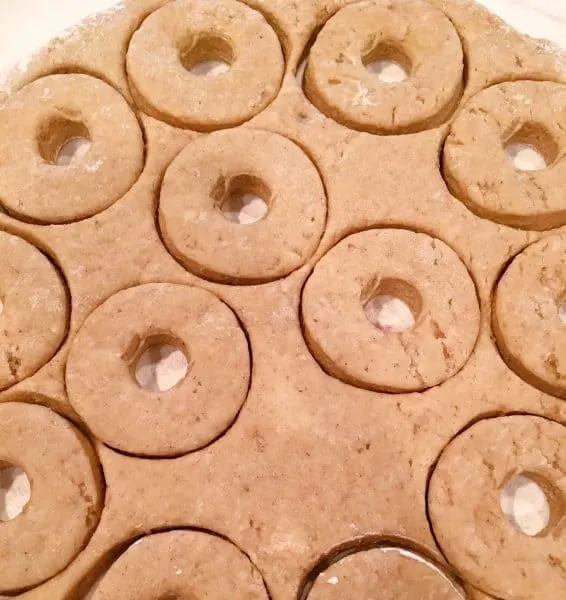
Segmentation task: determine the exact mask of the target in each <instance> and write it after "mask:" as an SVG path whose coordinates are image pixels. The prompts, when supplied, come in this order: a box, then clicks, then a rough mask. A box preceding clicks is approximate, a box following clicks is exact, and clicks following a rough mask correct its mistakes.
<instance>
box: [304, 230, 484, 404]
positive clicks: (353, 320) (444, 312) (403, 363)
mask: <svg viewBox="0 0 566 600" xmlns="http://www.w3.org/2000/svg"><path fill="white" fill-rule="evenodd" d="M381 294H387V295H392V296H395V297H399V298H400V299H401V300H403V301H405V302H406V304H407V305H408V306H409V307H410V308H411V311H412V313H413V315H414V317H415V324H414V325H413V326H412V327H411V328H410V329H407V330H405V331H402V332H400V333H395V332H391V331H383V330H381V329H379V328H378V327H376V326H374V325H373V324H372V323H371V322H370V321H369V320H368V318H367V317H366V313H365V311H364V307H365V306H366V305H367V303H368V302H370V301H371V300H372V299H373V298H375V297H376V296H378V295H381ZM302 315H303V323H304V328H305V336H306V339H307V342H308V345H309V347H310V349H311V352H312V353H313V354H314V356H315V358H316V359H317V360H318V361H319V363H320V364H321V365H322V366H323V367H324V369H325V370H326V371H327V372H328V373H330V374H331V375H333V376H334V377H338V378H339V379H341V380H343V381H345V382H347V383H351V384H353V385H356V386H359V387H363V388H367V389H371V390H379V391H386V392H405V391H417V390H424V389H426V388H429V387H432V386H434V385H438V384H439V383H441V382H443V381H445V380H446V379H448V378H449V377H451V376H452V375H454V374H455V373H457V372H458V371H459V370H460V369H461V368H462V366H463V365H464V364H465V363H466V361H467V360H468V358H469V356H470V354H471V352H472V350H473V348H474V344H475V341H476V339H477V336H478V333H479V322H480V311H479V305H478V300H477V297H476V291H475V287H474V283H473V281H472V279H471V278H470V276H469V274H468V271H467V270H466V267H465V266H464V264H463V263H462V262H461V261H460V259H459V258H458V256H457V255H456V254H455V253H454V251H453V250H451V249H450V248H449V247H448V246H447V245H446V244H444V242H442V241H440V240H438V239H435V238H432V237H430V236H428V235H425V234H422V233H413V232H412V231H407V230H404V229H376V230H370V231H365V232H363V233H357V234H354V235H351V236H349V237H347V238H345V239H344V240H342V241H341V242H340V243H339V244H337V245H336V246H335V247H334V248H333V249H332V250H330V252H328V254H326V256H324V257H323V258H322V260H321V261H320V262H319V263H318V265H317V266H316V267H315V269H314V271H313V273H312V275H311V276H310V278H309V279H308V281H307V283H306V286H305V288H304V292H303V303H302Z"/></svg>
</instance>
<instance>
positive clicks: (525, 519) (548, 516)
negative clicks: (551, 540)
mask: <svg viewBox="0 0 566 600" xmlns="http://www.w3.org/2000/svg"><path fill="white" fill-rule="evenodd" d="M500 505H501V510H502V512H503V514H504V515H505V517H506V518H507V520H508V521H509V523H510V524H511V525H512V526H513V527H514V528H515V529H516V530H517V531H519V532H520V533H522V534H523V535H526V536H529V537H536V536H543V535H545V534H546V533H547V532H548V531H549V529H550V528H551V527H552V525H554V524H556V523H558V522H560V520H561V519H562V517H563V516H564V499H563V498H562V497H561V495H560V492H559V491H558V490H557V489H556V488H555V486H554V485H552V483H550V482H549V481H547V480H546V479H545V478H544V477H541V476H540V475H538V474H536V473H521V474H519V475H515V476H513V477H512V478H510V479H509V480H508V481H507V482H506V483H505V485H504V486H503V488H502V489H501V495H500Z"/></svg>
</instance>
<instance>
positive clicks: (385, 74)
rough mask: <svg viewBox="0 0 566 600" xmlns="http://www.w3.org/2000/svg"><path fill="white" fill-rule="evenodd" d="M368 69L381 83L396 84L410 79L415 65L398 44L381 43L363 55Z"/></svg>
mask: <svg viewBox="0 0 566 600" xmlns="http://www.w3.org/2000/svg"><path fill="white" fill-rule="evenodd" d="M362 63H363V64H364V66H365V67H366V69H367V70H368V71H369V72H370V73H372V74H373V75H375V77H376V79H377V80H378V81H379V82H380V83H385V84H390V85H391V84H396V83H401V82H402V81H405V79H408V78H409V76H410V74H411V71H412V68H413V65H412V63H411V59H410V58H409V57H408V56H407V55H406V54H405V52H404V51H403V50H402V49H401V48H400V47H398V46H395V45H393V44H388V43H380V44H378V45H377V46H375V47H374V48H370V49H369V50H368V51H367V52H365V53H364V55H363V56H362Z"/></svg>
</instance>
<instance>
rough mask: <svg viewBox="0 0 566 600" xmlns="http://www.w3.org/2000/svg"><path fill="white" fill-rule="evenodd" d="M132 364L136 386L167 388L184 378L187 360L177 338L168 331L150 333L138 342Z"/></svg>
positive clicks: (148, 388) (148, 389)
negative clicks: (143, 340)
mask: <svg viewBox="0 0 566 600" xmlns="http://www.w3.org/2000/svg"><path fill="white" fill-rule="evenodd" d="M138 345H139V344H138ZM132 367H133V375H134V379H135V381H136V382H137V384H138V385H139V386H140V388H142V389H144V390H147V391H149V392H167V391H169V390H171V389H172V388H174V387H175V386H177V385H178V384H179V383H180V382H181V381H183V379H185V377H186V376H187V373H188V372H189V360H188V358H187V353H186V351H185V349H184V348H183V344H182V343H181V342H180V341H179V340H177V339H176V338H174V337H172V336H169V335H152V336H150V337H148V338H147V339H146V340H145V342H144V343H143V344H141V346H140V348H139V350H138V352H137V358H136V359H135V360H134V361H133V363H132Z"/></svg>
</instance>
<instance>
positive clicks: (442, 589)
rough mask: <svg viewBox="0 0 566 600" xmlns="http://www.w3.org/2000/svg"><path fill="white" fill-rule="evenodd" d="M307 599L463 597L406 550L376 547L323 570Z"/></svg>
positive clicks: (459, 599) (448, 599)
mask: <svg viewBox="0 0 566 600" xmlns="http://www.w3.org/2000/svg"><path fill="white" fill-rule="evenodd" d="M307 598H308V600H360V599H369V598H371V599H372V600H401V599H407V600H417V599H418V600H462V596H461V595H460V594H459V592H458V591H457V589H456V587H455V586H454V584H452V583H451V582H450V581H449V580H448V579H447V578H446V577H444V576H443V575H441V573H440V572H439V571H438V570H436V569H434V568H432V567H431V566H429V565H428V564H426V562H425V561H424V559H421V560H418V559H416V558H414V557H412V556H409V555H408V554H406V553H404V552H403V551H401V552H400V551H399V550H397V549H393V548H387V549H384V548H373V549H371V550H365V551H361V552H356V553H355V554H350V555H349V556H346V557H344V558H342V559H340V560H338V561H337V562H335V563H334V564H332V565H331V566H330V567H329V568H328V569H326V570H325V571H324V572H323V573H321V574H320V575H319V576H318V577H317V579H316V581H315V582H314V585H313V587H312V588H311V590H310V592H309V594H308V597H307Z"/></svg>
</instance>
